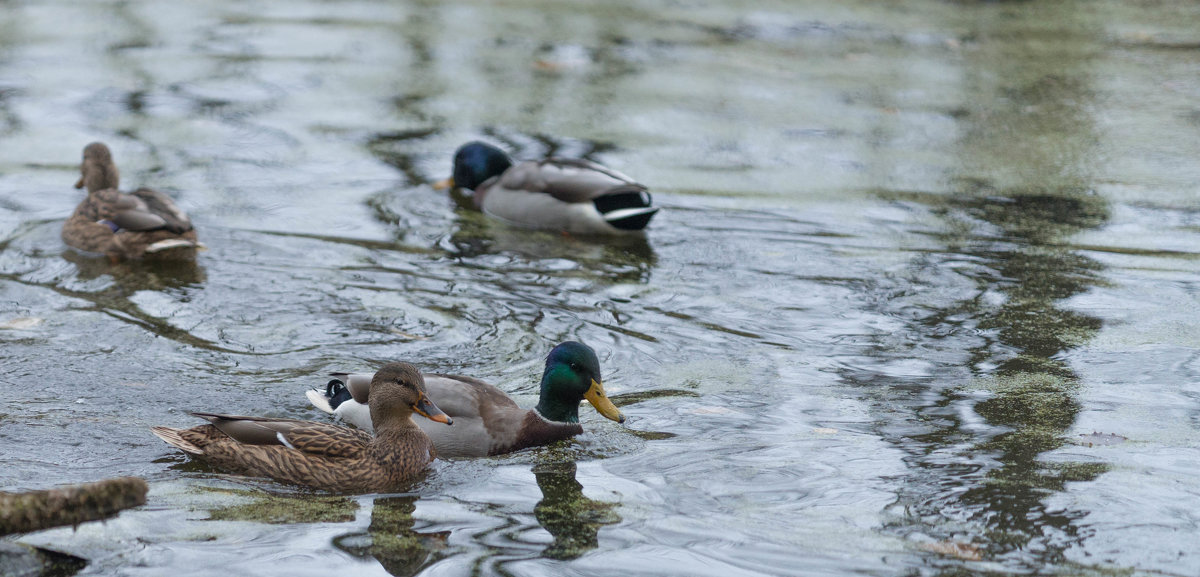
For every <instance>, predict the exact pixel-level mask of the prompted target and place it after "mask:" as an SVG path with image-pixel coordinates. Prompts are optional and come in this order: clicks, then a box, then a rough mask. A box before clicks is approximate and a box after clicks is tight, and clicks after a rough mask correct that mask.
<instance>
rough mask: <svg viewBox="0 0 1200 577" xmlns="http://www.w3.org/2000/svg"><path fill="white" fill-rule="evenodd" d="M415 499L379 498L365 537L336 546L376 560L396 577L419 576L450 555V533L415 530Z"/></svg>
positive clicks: (340, 541) (347, 537)
mask: <svg viewBox="0 0 1200 577" xmlns="http://www.w3.org/2000/svg"><path fill="white" fill-rule="evenodd" d="M416 508H417V498H416V497H377V498H376V499H375V506H374V508H373V509H372V510H371V525H370V526H369V527H368V528H367V532H366V533H350V534H348V535H342V536H340V537H338V538H336V539H334V540H333V545H334V546H335V547H337V548H338V549H341V550H342V551H345V552H346V553H349V554H350V555H353V556H355V557H358V558H360V559H366V558H368V557H369V558H373V559H375V560H376V561H379V564H380V565H383V568H384V570H386V571H387V572H388V573H391V574H392V575H395V576H396V577H408V576H410V575H416V574H417V573H419V572H420V571H421V570H422V569H424V568H426V567H428V566H429V565H432V564H433V563H434V562H436V561H438V560H440V559H442V558H443V557H445V556H446V555H447V553H446V552H445V550H446V548H447V545H446V540H447V538H449V537H450V532H449V531H438V532H432V533H421V532H418V531H415V530H413V524H414V521H413V516H412V514H413V511H415V510H416Z"/></svg>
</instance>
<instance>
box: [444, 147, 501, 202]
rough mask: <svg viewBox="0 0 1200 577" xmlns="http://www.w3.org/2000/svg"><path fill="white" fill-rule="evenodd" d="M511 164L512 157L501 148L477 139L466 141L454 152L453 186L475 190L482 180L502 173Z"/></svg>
mask: <svg viewBox="0 0 1200 577" xmlns="http://www.w3.org/2000/svg"><path fill="white" fill-rule="evenodd" d="M512 165H513V162H512V159H511V158H509V157H508V154H505V152H504V151H503V150H500V149H499V148H496V147H495V146H492V145H490V144H487V143H486V142H479V141H478V140H476V141H474V142H468V143H466V144H464V145H462V146H460V147H458V151H457V152H455V153H454V176H453V177H452V178H453V181H454V186H456V187H458V188H469V189H471V190H475V187H477V186H479V185H480V184H483V181H485V180H487V179H489V178H491V177H493V176H496V175H498V174H502V173H503V172H504V171H506V170H508V169H509V167H511V166H512Z"/></svg>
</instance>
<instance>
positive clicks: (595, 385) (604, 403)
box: [583, 381, 625, 423]
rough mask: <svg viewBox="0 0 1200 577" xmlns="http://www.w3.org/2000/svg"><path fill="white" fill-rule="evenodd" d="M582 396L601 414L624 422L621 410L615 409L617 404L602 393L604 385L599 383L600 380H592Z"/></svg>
mask: <svg viewBox="0 0 1200 577" xmlns="http://www.w3.org/2000/svg"><path fill="white" fill-rule="evenodd" d="M583 398H585V399H587V402H589V403H591V404H592V406H593V407H595V408H596V411H597V412H598V413H600V414H601V415H604V416H605V417H607V418H609V419H612V420H614V421H616V422H618V423H624V422H625V415H622V414H621V411H618V410H617V406H616V405H614V404H612V401H610V400H608V395H606V394H604V385H602V384H600V381H592V386H590V387H588V390H587V392H586V393H584V394H583Z"/></svg>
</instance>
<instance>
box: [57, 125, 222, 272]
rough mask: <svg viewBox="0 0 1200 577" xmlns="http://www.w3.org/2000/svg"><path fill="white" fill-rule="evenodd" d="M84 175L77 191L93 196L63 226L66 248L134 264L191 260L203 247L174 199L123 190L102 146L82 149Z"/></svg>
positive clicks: (152, 193)
mask: <svg viewBox="0 0 1200 577" xmlns="http://www.w3.org/2000/svg"><path fill="white" fill-rule="evenodd" d="M80 172H81V177H80V179H79V182H77V183H76V184H75V188H85V187H86V188H87V191H88V195H87V198H84V199H83V201H82V202H80V203H79V206H77V207H76V208H75V212H74V213H73V214H72V215H71V217H70V218H69V219H67V222H66V223H65V224H63V230H62V238H63V241H64V242H66V243H67V245H69V246H72V247H74V248H77V249H79V250H82V251H87V252H95V253H100V254H105V255H108V256H109V257H110V258H113V259H120V258H124V259H134V260H136V259H140V258H144V257H147V256H150V255H156V256H160V257H161V256H166V257H171V258H181V257H182V258H187V257H191V256H194V255H195V252H196V249H197V248H199V247H201V246H202V245H201V244H200V243H199V242H198V241H197V238H196V231H195V229H194V228H193V227H192V221H191V220H190V219H189V218H188V216H187V215H186V214H184V212H183V211H182V210H180V208H179V207H178V206H176V205H175V203H174V201H172V200H171V198H170V197H168V196H167V195H165V194H163V193H161V192H158V191H155V190H150V189H148V188H141V189H138V190H136V191H134V192H132V193H124V192H121V191H120V190H118V188H117V187H118V185H119V184H120V175H119V172H118V170H117V167H116V164H114V163H113V160H112V154H111V153H110V152H109V150H108V147H107V146H105V145H104V144H103V143H100V142H93V143H91V144H89V145H87V147H86V148H84V149H83V163H82V165H81V166H80Z"/></svg>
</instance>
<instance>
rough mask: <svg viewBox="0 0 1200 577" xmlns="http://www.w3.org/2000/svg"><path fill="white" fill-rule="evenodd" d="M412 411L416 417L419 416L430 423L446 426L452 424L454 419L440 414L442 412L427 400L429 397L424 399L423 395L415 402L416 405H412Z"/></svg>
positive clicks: (442, 413)
mask: <svg viewBox="0 0 1200 577" xmlns="http://www.w3.org/2000/svg"><path fill="white" fill-rule="evenodd" d="M413 410H414V411H416V412H417V414H418V415H421V416H422V417H425V418H426V419H429V420H430V421H437V422H439V423H446V424H447V425H453V424H454V419H451V418H450V415H447V414H446V413H444V412H442V410H441V409H439V408H438V406H437V405H435V404H433V401H431V400H429V397H426V396H425V395H421V399H420V400H418V401H417V404H415V405H413Z"/></svg>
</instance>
